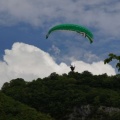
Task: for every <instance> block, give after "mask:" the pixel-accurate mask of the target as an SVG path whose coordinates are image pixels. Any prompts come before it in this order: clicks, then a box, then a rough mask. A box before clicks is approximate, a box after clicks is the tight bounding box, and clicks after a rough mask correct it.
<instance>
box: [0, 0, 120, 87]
mask: <svg viewBox="0 0 120 120" xmlns="http://www.w3.org/2000/svg"><path fill="white" fill-rule="evenodd" d="M119 20H120V2H119V0H114V1H113V0H0V42H1V44H0V69H1V70H0V79H1V81H0V86H2V84H3V83H4V82H6V81H10V80H11V79H14V78H17V77H22V78H24V79H25V80H28V81H29V80H33V79H36V78H38V77H41V78H43V77H46V76H48V75H50V73H52V72H57V73H58V74H63V73H68V72H69V71H70V69H69V66H70V64H75V66H76V71H77V72H83V71H84V70H88V71H90V72H92V73H93V74H103V73H107V74H108V75H114V74H116V73H117V71H116V70H115V63H116V61H115V62H114V61H113V62H111V63H110V65H108V64H106V65H104V63H103V60H104V59H105V58H106V57H108V54H109V53H115V54H117V55H119V54H120V52H119V49H120V47H119V45H120V39H119V38H120V22H119ZM62 23H72V24H80V25H82V26H85V27H87V28H88V29H89V30H91V31H92V33H93V34H94V42H93V44H90V43H89V41H88V40H87V39H85V38H83V37H82V36H80V35H78V34H76V33H74V32H66V31H63V32H62V31H57V32H54V33H52V34H51V35H50V37H49V38H48V39H47V40H46V39H45V35H46V34H47V32H48V30H49V29H50V28H51V27H52V26H54V25H57V24H62ZM46 71H47V72H46Z"/></svg>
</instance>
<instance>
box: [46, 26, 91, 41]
mask: <svg viewBox="0 0 120 120" xmlns="http://www.w3.org/2000/svg"><path fill="white" fill-rule="evenodd" d="M56 30H69V31H75V32H77V33H79V34H81V35H82V36H84V37H86V38H88V40H89V41H90V43H92V42H93V34H92V33H91V31H89V30H88V29H87V28H85V27H83V26H81V25H77V24H59V25H55V26H53V27H52V28H51V29H50V30H49V31H48V33H47V35H46V39H47V38H48V37H49V35H50V34H51V33H52V32H54V31H56Z"/></svg>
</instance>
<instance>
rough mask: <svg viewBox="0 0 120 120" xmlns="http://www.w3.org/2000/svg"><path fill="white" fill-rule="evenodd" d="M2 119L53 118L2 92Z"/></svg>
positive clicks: (0, 103) (34, 119)
mask: <svg viewBox="0 0 120 120" xmlns="http://www.w3.org/2000/svg"><path fill="white" fill-rule="evenodd" d="M0 120H53V119H52V118H50V117H49V116H48V115H44V114H42V113H40V112H37V111H36V110H35V109H33V108H30V107H28V106H27V105H24V104H21V103H20V102H18V101H15V100H13V99H12V98H10V97H8V96H6V95H5V94H3V93H1V92H0Z"/></svg>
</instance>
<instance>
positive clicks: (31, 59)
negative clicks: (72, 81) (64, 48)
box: [0, 42, 115, 87]
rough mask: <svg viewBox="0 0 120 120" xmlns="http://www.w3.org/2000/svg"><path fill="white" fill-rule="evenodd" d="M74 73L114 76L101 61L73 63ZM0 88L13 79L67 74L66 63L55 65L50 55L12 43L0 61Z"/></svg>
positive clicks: (112, 69) (109, 67) (27, 46)
mask: <svg viewBox="0 0 120 120" xmlns="http://www.w3.org/2000/svg"><path fill="white" fill-rule="evenodd" d="M73 63H74V64H75V66H76V71H78V72H83V71H85V70H88V71H90V72H91V73H93V74H103V73H107V74H108V75H114V74H115V70H114V68H112V66H110V65H104V63H103V62H102V61H100V62H93V63H92V64H88V63H85V62H83V61H74V62H73ZM0 68H1V69H0V87H1V86H2V85H3V83H5V82H7V81H10V80H12V79H15V78H23V79H25V80H26V81H31V80H33V79H37V78H39V77H40V78H44V77H47V76H49V75H50V74H51V73H53V72H56V73H58V74H63V73H68V72H69V71H70V68H69V66H68V65H66V63H63V62H62V63H60V64H57V63H56V62H55V61H54V59H53V58H52V57H51V56H50V54H48V53H46V52H44V51H43V50H41V49H39V48H37V47H35V46H32V45H28V44H24V43H18V42H17V43H14V44H13V46H12V49H10V50H8V49H7V50H5V55H4V58H3V61H0Z"/></svg>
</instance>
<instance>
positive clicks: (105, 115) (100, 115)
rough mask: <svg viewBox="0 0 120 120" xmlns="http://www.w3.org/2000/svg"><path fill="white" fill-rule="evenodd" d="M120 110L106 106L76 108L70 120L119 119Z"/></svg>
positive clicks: (69, 117)
mask: <svg viewBox="0 0 120 120" xmlns="http://www.w3.org/2000/svg"><path fill="white" fill-rule="evenodd" d="M118 115H120V109H119V108H114V107H105V106H99V107H96V106H91V105H85V106H81V107H74V109H73V112H72V113H71V114H70V115H69V116H68V120H104V119H109V118H110V119H111V118H113V117H119V116H118Z"/></svg>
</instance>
